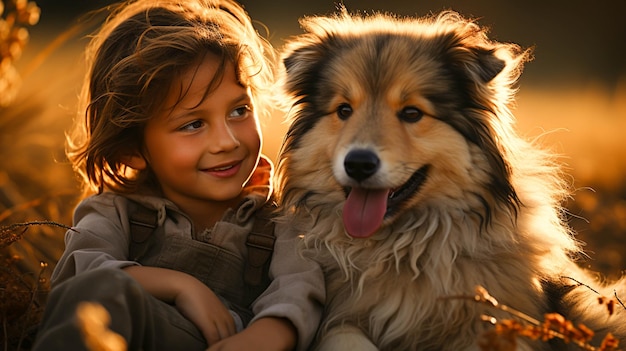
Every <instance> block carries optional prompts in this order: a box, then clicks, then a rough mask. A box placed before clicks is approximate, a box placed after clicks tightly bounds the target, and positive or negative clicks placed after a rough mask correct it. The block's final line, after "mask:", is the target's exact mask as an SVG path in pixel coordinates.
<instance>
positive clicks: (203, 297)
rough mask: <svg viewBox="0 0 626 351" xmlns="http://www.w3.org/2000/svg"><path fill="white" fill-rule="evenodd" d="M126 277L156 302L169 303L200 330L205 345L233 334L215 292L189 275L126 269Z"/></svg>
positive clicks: (230, 319) (154, 269)
mask: <svg viewBox="0 0 626 351" xmlns="http://www.w3.org/2000/svg"><path fill="white" fill-rule="evenodd" d="M124 271H125V272H127V273H128V274H130V275H131V276H132V277H133V278H135V280H137V282H139V284H140V285H141V286H143V288H144V289H146V291H148V292H149V293H150V294H152V295H153V296H154V297H156V298H157V299H160V300H163V301H165V302H167V303H172V304H174V305H175V306H176V309H178V311H180V313H181V314H182V315H183V316H185V318H187V319H189V320H190V321H191V322H192V323H194V324H195V325H196V327H198V329H200V332H202V335H203V336H204V338H205V339H206V341H207V343H208V344H209V345H213V344H215V343H217V342H218V341H220V340H222V339H225V338H228V337H229V336H231V335H234V334H235V333H236V328H235V321H234V319H233V316H232V315H231V314H230V312H229V311H228V309H227V308H226V306H224V304H223V303H222V301H220V299H219V298H218V297H217V295H215V293H214V292H213V291H212V290H211V289H210V288H209V287H207V286H206V285H204V284H203V283H202V282H201V281H199V280H198V279H196V278H194V277H193V276H191V275H189V274H187V273H183V272H179V271H174V270H171V269H165V268H158V267H146V266H129V267H125V268H124Z"/></svg>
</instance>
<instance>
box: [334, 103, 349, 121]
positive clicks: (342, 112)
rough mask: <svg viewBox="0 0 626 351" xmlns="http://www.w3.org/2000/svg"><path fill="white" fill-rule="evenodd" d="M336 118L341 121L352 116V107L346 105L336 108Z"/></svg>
mask: <svg viewBox="0 0 626 351" xmlns="http://www.w3.org/2000/svg"><path fill="white" fill-rule="evenodd" d="M337 116H339V118H341V119H347V118H349V117H350V116H352V106H350V105H348V104H341V105H339V107H337Z"/></svg>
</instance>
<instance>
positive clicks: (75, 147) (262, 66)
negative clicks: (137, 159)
mask: <svg viewBox="0 0 626 351" xmlns="http://www.w3.org/2000/svg"><path fill="white" fill-rule="evenodd" d="M207 54H212V55H216V56H217V57H218V58H220V59H221V64H220V66H219V68H218V70H217V73H216V75H215V76H214V77H213V81H212V83H211V84H209V88H208V89H209V90H208V91H207V94H208V93H209V92H210V90H211V89H213V88H214V87H215V86H217V83H219V81H220V79H221V77H222V74H223V70H224V67H225V66H226V64H227V63H228V62H231V63H233V64H234V66H235V69H236V73H237V76H238V78H239V81H240V83H241V84H242V85H243V86H246V87H250V89H251V91H252V94H253V96H254V97H255V101H257V102H259V103H261V102H263V101H267V99H263V98H259V96H260V95H264V94H267V93H269V91H270V89H271V86H272V84H273V77H274V56H275V53H274V50H273V48H272V47H271V45H270V44H269V42H268V41H267V40H265V39H264V38H263V37H262V36H261V35H259V33H258V32H257V31H256V30H255V28H254V27H253V25H252V21H251V20H250V18H249V16H248V14H247V13H246V12H245V11H244V9H243V8H242V7H241V6H240V5H238V4H237V3H235V2H234V1H230V0H138V1H129V2H125V3H120V4H118V5H116V6H115V7H113V10H112V12H111V14H110V15H109V17H108V18H107V20H106V21H105V22H104V24H103V25H102V26H101V27H100V29H99V31H98V32H97V33H96V34H95V35H94V36H93V38H92V40H91V42H90V43H89V45H88V47H87V49H86V59H87V68H88V71H87V74H86V76H85V82H84V86H83V91H82V94H81V106H82V107H81V108H80V110H79V116H78V118H77V120H76V123H75V126H74V129H73V130H72V131H71V133H69V134H68V138H67V156H68V158H69V160H70V161H71V162H72V164H73V166H74V169H75V170H76V171H77V172H78V174H79V175H80V176H81V177H82V180H83V182H84V188H85V189H84V190H85V194H89V193H93V192H98V193H100V192H102V191H104V189H112V190H115V191H121V192H132V191H135V190H137V188H138V187H139V186H141V185H143V184H145V183H146V181H147V180H149V179H151V178H153V177H152V176H151V174H150V173H151V171H150V170H145V171H141V172H137V171H135V170H132V169H130V168H129V167H127V166H126V165H125V164H124V162H123V160H124V159H125V157H128V156H130V155H133V154H138V153H140V152H141V148H142V144H143V130H144V127H145V124H146V122H147V121H148V120H149V119H150V118H151V116H153V115H154V113H155V112H156V111H158V110H159V109H160V108H162V106H161V102H162V101H163V100H164V97H165V95H166V94H167V93H168V91H169V88H170V85H171V83H172V81H173V80H174V79H175V78H176V77H177V76H179V75H180V74H182V73H183V72H185V71H186V70H188V69H190V68H192V67H194V65H198V64H199V62H201V60H202V58H203V57H204V56H205V55H207ZM183 94H184V92H183ZM181 98H182V96H181ZM260 110H261V111H262V110H263V109H260Z"/></svg>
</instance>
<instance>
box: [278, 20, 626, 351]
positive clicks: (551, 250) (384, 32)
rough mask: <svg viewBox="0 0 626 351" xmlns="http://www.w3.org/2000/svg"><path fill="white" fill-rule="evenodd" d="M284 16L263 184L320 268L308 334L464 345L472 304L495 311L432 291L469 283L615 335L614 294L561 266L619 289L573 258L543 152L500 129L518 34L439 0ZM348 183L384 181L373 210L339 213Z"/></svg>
mask: <svg viewBox="0 0 626 351" xmlns="http://www.w3.org/2000/svg"><path fill="white" fill-rule="evenodd" d="M301 23H302V25H303V27H304V28H305V30H306V33H305V34H303V35H300V36H297V37H294V38H292V39H291V40H289V41H288V42H287V44H286V46H285V49H284V54H283V63H284V68H285V70H284V72H283V73H284V76H283V79H284V80H283V84H284V89H285V92H286V94H287V98H288V99H289V101H290V103H289V104H290V108H291V111H290V114H291V116H290V120H291V125H290V128H289V130H288V132H287V134H286V137H285V143H284V145H283V148H282V150H281V153H280V157H279V162H278V167H277V179H278V183H277V185H278V189H279V193H278V201H279V203H280V205H281V206H282V211H283V216H282V217H281V218H282V220H283V221H289V223H292V224H293V225H294V226H297V227H298V228H299V229H300V230H302V232H303V234H304V240H303V241H304V243H305V246H306V248H305V250H304V252H305V254H307V255H308V256H310V257H313V258H314V259H316V260H318V261H319V262H320V264H321V265H322V267H323V268H324V273H325V275H326V284H327V294H328V296H327V306H326V312H325V317H324V321H323V324H322V326H321V328H320V334H319V337H318V348H319V349H323V350H342V351H343V350H376V349H380V350H476V349H478V346H477V345H476V342H477V340H479V338H480V337H481V335H483V332H484V331H485V330H487V329H488V328H492V326H491V325H490V324H488V323H485V322H484V321H481V318H480V316H481V315H483V314H485V315H490V316H496V317H497V318H499V319H502V318H510V317H511V316H510V315H507V314H506V313H503V312H502V311H499V310H496V309H493V308H490V307H489V306H486V305H485V304H481V303H477V302H474V301H467V300H463V299H446V298H445V297H450V296H460V295H472V294H473V292H474V289H475V287H476V286H478V285H480V286H483V287H485V288H486V289H487V291H489V293H490V294H491V295H492V296H494V297H495V298H496V299H497V300H498V301H499V302H500V303H501V304H506V305H508V306H511V307H513V308H515V309H517V310H520V311H522V312H524V313H526V314H528V315H530V316H532V317H534V318H536V319H538V320H542V319H543V314H544V313H546V312H551V311H558V312H561V313H566V316H567V318H570V319H571V320H573V321H575V322H584V323H585V324H586V325H587V326H588V327H590V328H592V329H595V330H596V332H598V335H600V336H603V335H604V334H605V333H606V332H608V331H611V332H612V333H614V334H616V335H618V336H620V337H623V336H624V330H625V329H626V328H624V326H623V325H624V324H626V320H625V319H624V315H625V314H624V313H623V311H619V310H620V309H621V307H617V308H616V310H617V313H616V315H613V316H609V313H608V312H607V309H606V306H602V305H600V304H598V300H597V298H598V294H597V293H596V292H593V291H591V290H590V289H589V288H587V287H584V286H578V287H568V285H574V286H575V285H576V284H575V281H573V280H570V279H569V278H564V277H571V278H575V279H576V280H578V281H580V282H583V283H585V284H588V285H589V286H592V287H594V288H598V290H599V292H600V293H601V294H604V295H605V296H609V297H612V296H613V289H614V288H616V289H617V294H618V295H619V294H625V291H626V290H624V288H623V287H622V285H623V284H622V283H621V282H619V283H617V284H616V285H614V286H604V287H598V286H597V284H599V283H598V282H597V281H596V279H595V278H593V277H592V275H590V274H588V273H586V272H584V271H583V270H581V269H579V268H578V265H577V264H576V263H575V260H576V259H578V258H580V257H581V256H582V251H581V250H580V247H579V243H578V242H577V241H576V240H575V238H574V237H573V235H572V233H571V232H570V229H569V228H568V227H567V225H566V223H565V218H564V217H565V216H564V210H563V208H562V207H561V205H560V204H561V202H562V201H563V200H564V199H565V198H566V197H567V196H569V190H568V185H567V183H566V182H564V181H563V180H562V179H563V177H562V174H561V172H560V170H559V167H558V165H557V163H556V162H555V157H554V156H553V155H552V154H551V153H550V152H548V151H545V150H543V149H542V148H540V147H538V146H537V145H535V144H534V143H533V142H529V141H526V140H524V139H523V138H521V137H519V136H518V135H517V134H516V132H515V128H514V127H515V126H514V117H513V116H512V114H511V112H510V110H509V106H510V104H511V102H512V100H513V95H514V93H515V84H516V82H517V80H518V78H519V75H520V73H521V70H522V65H523V64H524V63H525V61H527V60H528V57H529V55H530V54H529V52H528V50H522V49H520V48H519V47H518V46H517V45H514V44H505V43H500V42H495V41H492V40H490V39H488V38H487V36H486V30H485V29H484V28H481V27H479V26H478V25H477V24H476V23H475V22H474V21H471V20H467V19H465V18H463V17H462V16H460V15H458V14H457V13H455V12H452V11H447V12H444V13H441V14H439V15H437V16H430V17H425V18H419V19H416V18H398V17H395V16H392V15H389V14H380V13H378V14H373V15H369V16H365V15H350V14H348V12H347V11H346V10H345V9H344V10H342V11H340V13H338V14H336V15H334V16H329V17H309V18H305V19H303V20H302V22H301ZM355 189H361V190H360V193H361V195H362V196H363V197H366V196H369V197H371V198H374V197H375V196H374V195H373V194H374V193H376V191H374V190H373V189H379V190H380V189H384V190H385V191H388V192H389V193H390V194H393V195H389V196H390V199H389V201H388V203H387V208H386V209H384V211H386V212H384V218H383V219H380V218H378V217H381V216H382V214H381V213H380V206H379V208H378V210H379V214H378V215H374V214H370V213H369V212H367V213H365V214H364V217H366V218H364V219H363V220H362V222H359V221H355V220H354V218H353V217H354V216H355V214H352V212H354V211H355V210H354V209H352V207H353V206H352V205H350V206H352V207H350V209H348V205H347V202H348V200H347V197H348V194H349V193H350V192H355V193H356V191H355ZM366 190H369V193H368V192H367V191H366ZM385 194H386V193H385ZM344 205H345V207H344ZM360 205H362V206H364V207H366V206H365V205H363V204H360ZM356 212H357V213H356V215H358V211H356ZM343 218H346V220H345V221H344V219H343ZM380 221H382V223H379V222H380ZM344 224H345V226H344ZM624 296H626V294H625V295H624ZM566 346H567V345H564V344H562V345H560V346H559V347H566ZM549 347H555V343H546V342H541V341H531V340H530V339H524V338H520V339H519V344H518V350H540V349H544V348H545V349H547V348H549Z"/></svg>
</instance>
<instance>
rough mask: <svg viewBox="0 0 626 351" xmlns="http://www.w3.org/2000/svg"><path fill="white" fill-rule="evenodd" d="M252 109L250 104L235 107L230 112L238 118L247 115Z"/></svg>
mask: <svg viewBox="0 0 626 351" xmlns="http://www.w3.org/2000/svg"><path fill="white" fill-rule="evenodd" d="M250 111H251V109H250V106H248V105H244V106H240V107H237V108H236V109H234V110H233V111H232V112H231V113H230V117H236V118H239V117H245V116H246V115H247V114H248V112H250Z"/></svg>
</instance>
